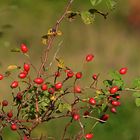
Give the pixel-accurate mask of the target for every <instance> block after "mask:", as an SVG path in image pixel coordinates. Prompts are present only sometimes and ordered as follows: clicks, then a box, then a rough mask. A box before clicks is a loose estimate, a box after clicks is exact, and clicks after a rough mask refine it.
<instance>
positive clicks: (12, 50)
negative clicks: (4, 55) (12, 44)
mask: <svg viewBox="0 0 140 140" xmlns="http://www.w3.org/2000/svg"><path fill="white" fill-rule="evenodd" d="M11 52H20V49H19V48H12V49H11Z"/></svg>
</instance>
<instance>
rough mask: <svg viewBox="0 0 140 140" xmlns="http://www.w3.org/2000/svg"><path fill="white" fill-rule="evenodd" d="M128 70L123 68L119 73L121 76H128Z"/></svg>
mask: <svg viewBox="0 0 140 140" xmlns="http://www.w3.org/2000/svg"><path fill="white" fill-rule="evenodd" d="M127 70H128V69H127V68H121V69H120V70H119V73H120V74H122V75H124V74H126V73H127Z"/></svg>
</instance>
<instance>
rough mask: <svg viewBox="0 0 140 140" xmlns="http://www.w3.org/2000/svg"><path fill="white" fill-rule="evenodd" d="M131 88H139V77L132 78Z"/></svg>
mask: <svg viewBox="0 0 140 140" xmlns="http://www.w3.org/2000/svg"><path fill="white" fill-rule="evenodd" d="M132 87H133V88H140V78H137V79H134V80H133V82H132Z"/></svg>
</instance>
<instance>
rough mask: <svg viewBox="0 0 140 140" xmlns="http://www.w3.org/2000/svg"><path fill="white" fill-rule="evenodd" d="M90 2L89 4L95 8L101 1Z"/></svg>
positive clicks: (92, 0)
mask: <svg viewBox="0 0 140 140" xmlns="http://www.w3.org/2000/svg"><path fill="white" fill-rule="evenodd" d="M90 2H91V4H92V5H93V6H96V5H98V4H99V3H101V2H102V0H90Z"/></svg>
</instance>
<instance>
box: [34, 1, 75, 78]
mask: <svg viewBox="0 0 140 140" xmlns="http://www.w3.org/2000/svg"><path fill="white" fill-rule="evenodd" d="M73 1H74V0H69V1H68V4H67V6H66V8H65V11H64V13H63V14H62V16H61V17H60V18H59V19H58V20H57V22H56V24H55V26H54V27H53V29H54V30H55V31H57V30H58V28H59V25H60V23H61V22H62V21H63V19H64V18H65V16H66V14H67V11H68V10H69V8H70V6H71V4H72V2H73ZM55 37H56V36H51V37H50V38H49V40H48V46H47V48H46V51H45V55H44V59H43V62H42V64H41V66H40V68H39V71H38V74H37V76H38V77H39V76H40V75H41V73H42V70H43V67H44V66H45V64H46V62H47V60H48V54H49V51H50V49H51V48H52V44H53V41H54V39H55Z"/></svg>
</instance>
